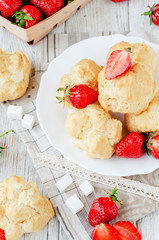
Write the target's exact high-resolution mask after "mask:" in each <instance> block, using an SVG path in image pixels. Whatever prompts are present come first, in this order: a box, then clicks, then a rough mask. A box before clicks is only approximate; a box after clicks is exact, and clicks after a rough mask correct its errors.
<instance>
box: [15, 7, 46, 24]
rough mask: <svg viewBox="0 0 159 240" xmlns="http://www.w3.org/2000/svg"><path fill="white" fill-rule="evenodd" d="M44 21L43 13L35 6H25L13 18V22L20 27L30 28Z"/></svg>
mask: <svg viewBox="0 0 159 240" xmlns="http://www.w3.org/2000/svg"><path fill="white" fill-rule="evenodd" d="M42 20H43V17H42V14H41V12H40V11H39V10H38V9H37V8H36V7H34V6H30V5H25V6H23V7H22V8H21V10H20V11H17V12H16V13H15V14H14V15H13V16H12V22H13V23H14V24H16V25H18V26H19V27H23V28H30V27H32V26H34V25H35V24H37V23H39V22H40V21H42Z"/></svg>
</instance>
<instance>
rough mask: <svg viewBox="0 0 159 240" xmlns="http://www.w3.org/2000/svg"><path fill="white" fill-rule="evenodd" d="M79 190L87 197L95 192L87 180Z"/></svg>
mask: <svg viewBox="0 0 159 240" xmlns="http://www.w3.org/2000/svg"><path fill="white" fill-rule="evenodd" d="M79 188H80V189H81V191H82V192H83V194H84V195H85V196H88V195H89V194H91V193H92V192H93V191H94V187H93V186H92V184H91V183H90V182H89V181H88V180H86V181H84V182H83V183H82V184H81V185H80V186H79Z"/></svg>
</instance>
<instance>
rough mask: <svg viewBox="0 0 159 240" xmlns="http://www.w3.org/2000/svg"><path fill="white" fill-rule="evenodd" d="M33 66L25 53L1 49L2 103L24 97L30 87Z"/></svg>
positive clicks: (0, 98) (0, 81)
mask: <svg viewBox="0 0 159 240" xmlns="http://www.w3.org/2000/svg"><path fill="white" fill-rule="evenodd" d="M30 70H31V64H30V62H29V60H28V59H27V57H26V56H25V55H24V53H22V52H20V51H16V52H14V53H7V52H4V51H2V50H1V49H0V101H7V100H15V99H18V98H20V97H22V96H23V95H24V94H25V92H26V90H27V88H28V85H29V75H30Z"/></svg>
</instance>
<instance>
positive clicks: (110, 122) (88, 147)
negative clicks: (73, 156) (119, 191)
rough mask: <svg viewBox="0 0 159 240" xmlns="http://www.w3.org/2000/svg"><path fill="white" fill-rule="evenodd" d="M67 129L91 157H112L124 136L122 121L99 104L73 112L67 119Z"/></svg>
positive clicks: (77, 143)
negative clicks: (114, 117) (116, 145)
mask: <svg viewBox="0 0 159 240" xmlns="http://www.w3.org/2000/svg"><path fill="white" fill-rule="evenodd" d="M65 129H66V131H67V133H68V134H70V135H71V136H72V137H73V138H75V145H76V146H77V147H79V148H80V149H82V150H84V151H86V152H87V154H88V156H89V157H91V158H100V159H108V158H110V157H111V156H112V155H113V153H114V148H115V144H117V143H118V142H119V141H120V140H121V138H122V123H121V122H120V121H119V120H117V119H113V118H112V116H111V115H110V114H109V113H107V112H105V111H104V109H102V107H101V106H100V105H98V104H91V105H89V106H87V107H86V108H84V109H82V110H76V111H75V112H73V113H71V114H70V115H69V116H68V117H67V119H66V124H65Z"/></svg>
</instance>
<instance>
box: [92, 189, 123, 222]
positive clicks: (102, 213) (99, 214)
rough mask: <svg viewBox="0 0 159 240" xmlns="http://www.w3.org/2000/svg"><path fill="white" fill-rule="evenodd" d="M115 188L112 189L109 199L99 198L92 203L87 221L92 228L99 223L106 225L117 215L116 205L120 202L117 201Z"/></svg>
mask: <svg viewBox="0 0 159 240" xmlns="http://www.w3.org/2000/svg"><path fill="white" fill-rule="evenodd" d="M116 194H117V188H114V190H113V191H112V193H111V194H109V197H100V198H97V199H95V200H94V201H93V203H92V206H91V209H90V212H89V215H88V221H89V224H90V225H91V226H92V227H95V226H96V225H98V224H100V223H108V222H110V221H112V220H113V219H114V218H116V216H117V214H118V207H117V205H116V203H117V202H118V203H120V204H121V202H120V201H119V200H118V199H117V196H116Z"/></svg>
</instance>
